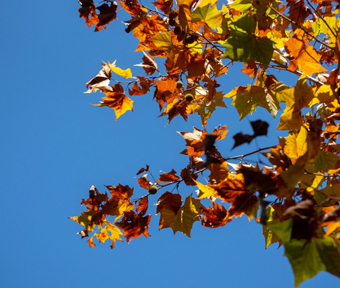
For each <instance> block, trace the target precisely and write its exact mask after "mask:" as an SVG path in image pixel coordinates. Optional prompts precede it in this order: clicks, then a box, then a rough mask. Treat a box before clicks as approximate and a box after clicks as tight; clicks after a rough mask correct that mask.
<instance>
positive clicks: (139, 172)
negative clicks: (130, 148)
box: [136, 165, 149, 175]
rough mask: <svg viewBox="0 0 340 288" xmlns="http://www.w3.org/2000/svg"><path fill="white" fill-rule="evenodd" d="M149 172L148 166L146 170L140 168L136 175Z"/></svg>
mask: <svg viewBox="0 0 340 288" xmlns="http://www.w3.org/2000/svg"><path fill="white" fill-rule="evenodd" d="M148 171H149V165H146V167H145V168H140V169H139V170H138V172H137V174H136V175H139V174H141V173H144V172H148Z"/></svg>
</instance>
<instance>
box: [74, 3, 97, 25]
mask: <svg viewBox="0 0 340 288" xmlns="http://www.w3.org/2000/svg"><path fill="white" fill-rule="evenodd" d="M79 3H80V5H81V6H82V8H80V9H79V10H78V11H79V14H80V15H79V17H83V18H84V19H85V21H86V25H87V27H88V28H90V27H91V26H92V25H97V23H98V22H99V19H98V15H97V12H96V7H95V5H94V3H93V1H92V0H82V1H79Z"/></svg>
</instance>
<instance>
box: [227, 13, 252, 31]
mask: <svg viewBox="0 0 340 288" xmlns="http://www.w3.org/2000/svg"><path fill="white" fill-rule="evenodd" d="M229 29H230V30H232V31H238V32H243V33H246V34H249V35H252V34H253V33H254V32H255V29H256V22H255V20H254V18H253V16H251V15H250V14H249V13H247V14H243V15H241V16H240V17H237V18H235V20H234V21H233V22H231V23H230V24H229ZM232 31H231V32H232Z"/></svg>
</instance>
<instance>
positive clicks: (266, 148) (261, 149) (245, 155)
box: [223, 145, 277, 161]
mask: <svg viewBox="0 0 340 288" xmlns="http://www.w3.org/2000/svg"><path fill="white" fill-rule="evenodd" d="M276 146H277V145H273V146H268V147H265V148H260V149H258V150H256V151H253V152H250V153H247V154H244V155H239V156H233V157H228V158H223V160H224V161H228V160H232V159H238V158H244V157H247V156H249V155H253V154H255V153H258V152H261V151H263V150H268V149H271V148H274V147H276Z"/></svg>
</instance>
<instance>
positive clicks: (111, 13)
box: [94, 1, 117, 32]
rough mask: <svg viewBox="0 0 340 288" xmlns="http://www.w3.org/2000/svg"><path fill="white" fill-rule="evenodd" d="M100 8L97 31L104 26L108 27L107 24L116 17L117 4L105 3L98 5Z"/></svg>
mask: <svg viewBox="0 0 340 288" xmlns="http://www.w3.org/2000/svg"><path fill="white" fill-rule="evenodd" d="M97 9H98V10H99V12H100V13H99V15H98V19H99V22H98V23H97V25H96V29H95V30H94V31H95V32H97V31H100V30H101V29H102V27H104V29H106V25H107V24H109V23H110V22H111V21H112V20H114V19H116V11H117V4H116V2H114V1H113V2H110V6H109V5H107V4H106V3H104V4H103V5H101V6H99V7H97Z"/></svg>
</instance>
